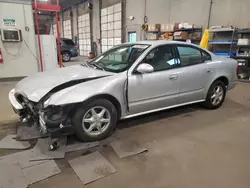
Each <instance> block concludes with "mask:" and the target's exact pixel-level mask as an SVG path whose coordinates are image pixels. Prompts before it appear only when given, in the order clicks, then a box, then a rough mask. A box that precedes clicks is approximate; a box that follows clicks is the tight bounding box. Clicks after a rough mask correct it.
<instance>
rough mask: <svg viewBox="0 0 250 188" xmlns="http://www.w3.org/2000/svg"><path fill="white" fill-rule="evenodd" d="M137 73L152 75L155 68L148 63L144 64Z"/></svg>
mask: <svg viewBox="0 0 250 188" xmlns="http://www.w3.org/2000/svg"><path fill="white" fill-rule="evenodd" d="M136 71H137V72H139V73H142V74H145V73H152V72H154V67H152V66H151V65H150V64H148V63H142V64H140V65H139V66H138V67H137V69H136Z"/></svg>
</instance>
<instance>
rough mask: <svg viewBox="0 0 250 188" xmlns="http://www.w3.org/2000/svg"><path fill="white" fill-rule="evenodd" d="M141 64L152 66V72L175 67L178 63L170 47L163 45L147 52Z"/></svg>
mask: <svg viewBox="0 0 250 188" xmlns="http://www.w3.org/2000/svg"><path fill="white" fill-rule="evenodd" d="M143 63H148V64H150V65H151V66H153V67H154V71H162V70H168V69H171V68H175V67H177V66H178V65H179V64H180V61H179V60H178V59H176V58H175V54H174V51H173V47H172V45H165V46H160V47H157V48H155V49H153V50H152V51H151V52H149V54H148V55H147V56H146V57H145V59H144V60H143Z"/></svg>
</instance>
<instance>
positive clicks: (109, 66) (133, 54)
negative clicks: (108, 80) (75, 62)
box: [90, 44, 149, 72]
mask: <svg viewBox="0 0 250 188" xmlns="http://www.w3.org/2000/svg"><path fill="white" fill-rule="evenodd" d="M148 47H149V45H145V44H136V45H135V44H126V45H121V46H119V47H116V48H113V49H111V50H109V51H107V52H105V53H104V54H102V55H101V56H99V57H97V58H96V59H94V60H93V61H92V62H90V64H92V65H95V66H97V67H99V68H101V69H104V70H106V71H110V72H122V71H125V70H128V68H129V67H131V65H133V63H134V62H135V61H136V60H137V59H138V57H139V56H140V55H141V54H142V53H143V52H144V51H145V50H146V49H147V48H148Z"/></svg>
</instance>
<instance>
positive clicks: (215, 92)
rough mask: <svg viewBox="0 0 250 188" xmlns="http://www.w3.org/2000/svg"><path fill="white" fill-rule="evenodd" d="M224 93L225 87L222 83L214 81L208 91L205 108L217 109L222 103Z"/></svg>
mask: <svg viewBox="0 0 250 188" xmlns="http://www.w3.org/2000/svg"><path fill="white" fill-rule="evenodd" d="M226 91H227V89H226V86H225V84H224V83H223V82H222V81H220V80H217V81H215V82H214V83H213V84H212V85H211V87H210V88H209V90H208V93H207V97H206V101H205V106H206V107H207V108H209V109H217V108H219V107H220V106H221V105H222V104H223V102H224V99H225V96H226Z"/></svg>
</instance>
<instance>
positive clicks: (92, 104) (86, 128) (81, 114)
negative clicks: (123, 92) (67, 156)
mask: <svg viewBox="0 0 250 188" xmlns="http://www.w3.org/2000/svg"><path fill="white" fill-rule="evenodd" d="M72 123H73V126H74V127H75V129H76V134H77V136H78V137H79V139H80V140H82V141H97V140H101V139H104V138H106V137H107V136H109V135H110V134H111V133H112V132H113V130H114V128H115V126H116V123H117V111H116V108H115V107H114V105H113V104H112V103H111V102H110V101H108V100H106V99H96V100H91V101H89V102H87V103H84V104H82V105H80V106H79V107H78V108H77V110H76V113H75V115H74V116H73V118H72Z"/></svg>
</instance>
